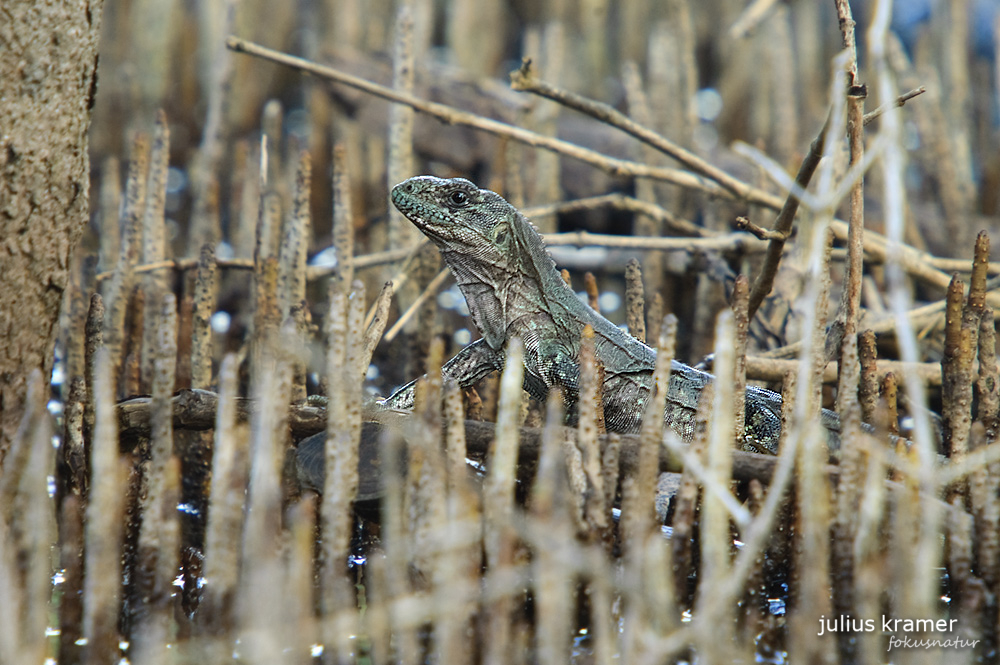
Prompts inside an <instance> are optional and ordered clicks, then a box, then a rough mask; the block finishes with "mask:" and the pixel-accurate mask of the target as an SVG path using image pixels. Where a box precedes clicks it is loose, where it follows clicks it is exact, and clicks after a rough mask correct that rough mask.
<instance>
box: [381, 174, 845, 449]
mask: <svg viewBox="0 0 1000 665" xmlns="http://www.w3.org/2000/svg"><path fill="white" fill-rule="evenodd" d="M392 202H393V205H395V206H396V208H398V209H399V211H400V212H401V213H403V215H405V216H406V217H407V218H408V219H409V220H410V221H411V222H413V224H415V225H416V226H417V228H419V229H420V230H421V231H422V232H423V233H424V235H426V236H427V237H428V238H430V239H431V240H432V241H433V242H434V243H435V244H436V245H437V246H438V248H439V249H440V251H441V255H442V256H443V257H444V260H445V262H446V263H447V264H448V267H449V268H450V269H451V272H452V273H453V274H454V276H455V279H456V280H457V282H458V287H459V289H461V291H462V294H463V295H464V296H465V300H466V302H467V303H468V306H469V311H470V313H471V314H472V320H473V322H474V323H475V326H476V329H477V330H478V331H479V333H480V335H482V337H481V338H480V339H479V340H477V341H475V342H473V343H472V344H469V345H468V346H466V347H465V348H464V349H462V350H461V351H459V352H458V354H457V355H455V357H454V358H452V359H451V360H449V361H448V362H447V363H446V364H445V365H444V367H443V368H442V372H443V374H444V376H445V377H450V378H453V379H455V380H456V381H457V382H458V384H459V385H461V386H469V385H472V384H474V383H475V382H477V381H478V380H480V379H482V378H483V377H485V376H486V375H487V374H490V373H491V372H493V371H497V370H501V369H502V368H503V363H504V350H505V348H506V346H507V342H508V340H510V339H511V338H512V337H514V336H515V335H516V336H518V337H520V338H521V340H522V341H523V343H524V389H525V390H526V391H528V392H529V393H530V394H531V395H532V396H533V397H535V398H536V399H539V400H544V399H545V398H546V396H547V395H548V392H549V389H550V388H552V387H554V386H558V387H560V388H562V389H563V391H564V392H565V394H566V395H567V397H568V401H569V402H570V404H571V405H572V403H573V402H574V401H575V398H576V395H577V393H578V388H579V380H580V367H579V362H578V356H579V351H580V338H581V333H582V332H583V329H584V327H585V326H587V325H589V326H591V327H592V328H593V329H594V340H595V348H596V354H597V357H598V360H599V361H600V363H601V364H602V365H603V367H604V385H603V400H604V419H605V426H606V427H607V429H608V430H609V431H613V432H635V431H637V430H638V429H639V425H640V422H641V419H642V414H643V412H644V409H645V404H646V400H647V399H649V396H650V390H651V387H652V383H653V364H654V362H655V359H656V352H655V351H654V350H653V349H651V348H650V347H648V346H646V345H645V344H643V343H642V342H640V341H639V340H638V339H636V338H634V337H632V336H631V335H629V334H628V333H626V332H624V331H622V330H621V329H620V328H618V326H616V325H615V324H613V323H612V322H611V321H609V320H607V319H606V318H604V317H603V316H601V315H600V314H599V313H597V312H596V311H594V310H593V309H591V308H590V307H589V306H587V304H586V303H584V302H582V301H581V300H580V299H579V298H578V297H577V295H576V294H575V293H574V292H573V290H572V289H571V288H570V287H569V286H568V285H567V284H566V282H565V281H564V280H563V279H562V276H561V275H560V274H559V272H558V271H557V270H556V267H555V262H554V261H553V260H552V257H551V256H549V254H548V252H546V250H545V247H544V245H543V243H542V239H541V237H540V236H539V235H538V232H537V231H536V230H535V228H534V227H533V226H532V225H531V223H530V222H529V221H528V220H527V219H526V218H525V217H524V215H522V214H521V213H520V212H519V211H518V210H517V209H516V208H514V206H512V205H510V204H509V203H507V201H505V200H504V199H503V198H502V197H500V195H498V194H496V193H494V192H492V191H490V190H488V189H480V188H478V187H476V185H474V184H473V183H471V182H469V181H468V180H465V179H462V178H452V179H442V178H435V177H431V176H418V177H414V178H410V179H408V180H406V181H404V182H402V183H400V184H398V185H396V187H394V188H393V190H392ZM713 380H714V377H713V376H712V375H711V374H708V373H706V372H701V371H699V370H696V369H694V368H692V367H689V366H688V365H685V364H683V363H681V362H678V361H674V362H673V366H672V369H671V373H670V385H669V388H668V392H667V406H666V410H665V412H664V419H665V422H666V423H667V424H668V425H669V426H670V427H671V428H672V429H673V430H674V431H675V432H677V433H678V434H679V435H680V436H681V437H683V438H684V439H686V440H689V439H690V438H691V436H692V435H693V433H694V423H695V409H696V408H697V406H698V400H699V397H700V395H701V392H702V390H703V389H704V388H705V386H706V385H707V384H708V383H710V382H711V381H713ZM415 383H416V382H415V381H414V382H412V383H409V384H407V385H405V386H403V387H402V388H400V389H399V390H397V391H396V392H395V393H393V394H392V395H391V396H389V397H388V398H386V399H385V400H383V401H382V402H381V405H382V406H385V407H387V408H394V409H409V408H412V406H413V392H414V385H415ZM822 422H823V425H824V426H825V427H826V428H827V430H828V432H829V436H828V439H829V440H830V442H831V444H834V443H837V442H839V430H840V423H839V420H838V418H837V416H836V414H834V413H832V412H830V411H826V410H824V411H823V414H822ZM744 432H745V439H744V441H743V448H744V449H745V450H751V451H758V452H770V453H774V452H776V450H777V444H778V437H779V435H780V433H781V396H780V395H778V394H777V393H774V392H771V391H769V390H765V389H763V388H758V387H753V386H751V387H748V388H747V391H746V427H745V429H744Z"/></svg>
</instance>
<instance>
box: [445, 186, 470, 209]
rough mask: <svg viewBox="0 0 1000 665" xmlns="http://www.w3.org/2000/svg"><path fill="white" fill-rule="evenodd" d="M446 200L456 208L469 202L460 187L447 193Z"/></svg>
mask: <svg viewBox="0 0 1000 665" xmlns="http://www.w3.org/2000/svg"><path fill="white" fill-rule="evenodd" d="M448 202H449V203H451V204H452V205H453V206H455V207H456V208H461V207H462V206H465V205H467V204H468V203H469V195H468V194H466V193H465V192H463V191H462V190H460V189H456V190H455V191H454V192H452V193H451V194H449V195H448Z"/></svg>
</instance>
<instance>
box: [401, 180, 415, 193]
mask: <svg viewBox="0 0 1000 665" xmlns="http://www.w3.org/2000/svg"><path fill="white" fill-rule="evenodd" d="M403 191H404V192H406V193H407V194H412V193H413V183H412V182H404V183H403Z"/></svg>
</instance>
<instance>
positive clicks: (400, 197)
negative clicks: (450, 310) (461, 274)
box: [392, 176, 517, 265]
mask: <svg viewBox="0 0 1000 665" xmlns="http://www.w3.org/2000/svg"><path fill="white" fill-rule="evenodd" d="M392 203H393V205H395V206H396V208H397V209H398V210H399V211H400V212H401V213H403V214H404V215H406V217H407V219H409V220H410V221H411V222H413V224H414V225H415V226H416V227H417V228H418V229H420V230H421V231H422V232H423V234H424V235H426V236H427V237H428V238H430V239H431V240H433V241H434V242H435V243H436V244H437V245H438V246H439V247H441V249H443V250H445V251H446V252H447V251H459V252H461V253H462V255H463V256H465V257H466V258H467V259H468V258H473V257H474V258H477V259H479V260H481V261H484V262H489V263H491V264H493V265H503V264H504V263H506V259H505V255H506V254H507V253H508V251H509V248H508V245H509V243H510V242H512V236H513V233H512V230H511V224H512V223H513V221H514V218H515V217H516V216H517V211H516V210H515V209H514V207H513V206H511V205H510V204H509V203H507V202H506V201H505V200H503V198H501V196H500V195H499V194H496V193H494V192H491V191H490V190H488V189H480V188H478V187H476V186H475V185H474V184H473V183H471V182H469V181H468V180H465V179H464V178H452V179H444V178H435V177H432V176H417V177H414V178H410V179H408V180H405V181H403V182H401V183H400V184H398V185H396V186H395V187H394V188H393V189H392Z"/></svg>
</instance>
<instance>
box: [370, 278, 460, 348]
mask: <svg viewBox="0 0 1000 665" xmlns="http://www.w3.org/2000/svg"><path fill="white" fill-rule="evenodd" d="M449 274H451V273H450V272H449V271H448V269H447V268H445V269H443V270H442V271H441V272H439V273H438V274H437V275H436V276H435V277H434V279H432V280H431V281H430V283H429V284H428V285H427V288H426V289H424V290H423V293H421V294H420V295H419V296H418V297H417V299H416V300H414V301H413V302H412V303H410V306H409V307H408V308H407V310H406V311H405V312H403V314H402V315H400V317H399V318H398V319H396V322H395V323H394V324H392V327H391V328H389V332H387V333H386V334H385V341H386V342H391V341H392V340H394V339H396V335H398V334H399V331H400V330H402V329H403V326H405V325H406V322H407V321H409V320H410V319H412V318H413V317H414V316H415V315H416V313H417V311H419V309H420V306H421V305H423V304H424V303H425V302H427V299H428V298H430V297H432V296H434V295H435V294H436V293H437V292H438V289H440V288H441V285H442V284H444V280H445V279H447V278H448V275H449Z"/></svg>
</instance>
